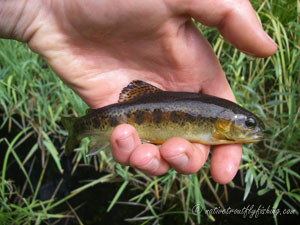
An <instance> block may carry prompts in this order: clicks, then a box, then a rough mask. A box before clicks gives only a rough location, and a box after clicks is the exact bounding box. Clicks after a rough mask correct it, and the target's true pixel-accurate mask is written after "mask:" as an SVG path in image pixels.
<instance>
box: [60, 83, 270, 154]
mask: <svg viewBox="0 0 300 225" xmlns="http://www.w3.org/2000/svg"><path fill="white" fill-rule="evenodd" d="M131 88H133V90H131ZM143 89H147V90H145V91H144V93H143ZM131 93H132V95H130V94H131ZM72 121H73V122H72V125H69V124H68V123H67V122H66V121H64V123H65V127H66V128H67V129H68V128H69V129H68V130H69V132H70V135H71V136H74V137H73V139H74V140H73V141H72V144H70V142H71V141H69V145H68V141H67V146H66V148H67V151H71V150H70V149H71V148H74V145H75V142H79V141H80V140H81V139H82V138H83V137H87V136H99V137H102V138H103V140H109V137H110V134H111V132H112V130H113V129H114V128H115V127H116V126H117V125H119V124H124V123H126V124H130V125H132V126H133V127H134V128H135V129H136V130H137V132H138V134H139V137H140V138H141V139H144V140H147V141H150V142H152V143H155V144H161V143H163V142H164V141H166V140H167V139H169V138H171V137H174V136H179V137H182V138H186V139H187V140H189V141H191V142H197V143H203V144H210V145H216V144H224V143H248V142H255V141H257V140H259V139H260V138H259V136H255V135H256V134H257V133H258V132H260V131H262V130H263V128H264V127H263V124H262V122H261V121H260V120H259V119H258V118H257V117H256V116H255V115H254V114H252V113H250V112H249V111H247V110H245V109H243V108H242V107H240V106H238V105H237V104H235V103H233V102H231V101H228V100H225V99H221V98H217V97H214V96H209V95H202V94H198V93H188V92H167V91H162V90H160V89H158V88H156V87H154V86H152V85H149V84H147V83H145V82H141V81H134V82H132V83H131V84H129V85H128V87H126V88H124V90H123V91H122V93H121V94H120V100H119V102H118V103H115V104H111V105H108V106H105V107H102V108H99V109H95V110H91V111H90V112H89V113H88V114H87V115H85V116H83V117H80V118H76V120H72ZM253 121H254V122H253ZM251 122H253V123H255V124H254V125H255V127H252V128H251V129H250V128H249V127H250V125H251ZM246 123H248V125H249V124H250V125H249V127H247V126H246V125H245V124H246ZM252 125H253V124H252ZM72 129H73V130H72ZM74 130H76V132H75V134H74ZM72 132H73V134H72ZM251 132H252V133H251ZM70 135H69V136H70ZM247 135H248V136H249V137H246V136H247ZM250 136H251V137H250ZM68 140H71V139H70V138H69V139H68Z"/></svg>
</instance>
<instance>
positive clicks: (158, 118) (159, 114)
mask: <svg viewBox="0 0 300 225" xmlns="http://www.w3.org/2000/svg"><path fill="white" fill-rule="evenodd" d="M161 119H162V111H161V110H160V109H154V111H153V121H154V123H160V122H161Z"/></svg>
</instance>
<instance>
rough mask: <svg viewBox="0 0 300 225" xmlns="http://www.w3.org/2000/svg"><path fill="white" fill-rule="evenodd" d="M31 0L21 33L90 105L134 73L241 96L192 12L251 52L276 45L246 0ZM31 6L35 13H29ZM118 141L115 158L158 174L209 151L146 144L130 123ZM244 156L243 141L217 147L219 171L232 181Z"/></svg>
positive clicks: (174, 142) (184, 166) (180, 87)
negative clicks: (226, 74)
mask: <svg viewBox="0 0 300 225" xmlns="http://www.w3.org/2000/svg"><path fill="white" fill-rule="evenodd" d="M27 2H28V3H27V5H28V6H25V8H24V13H23V15H25V17H26V15H28V17H30V19H28V20H27V21H30V22H29V25H28V26H27V28H26V30H24V31H23V32H19V34H17V37H16V39H19V40H21V41H25V42H27V43H28V44H29V47H30V48H31V49H32V50H34V51H35V52H37V53H39V54H41V55H42V56H43V57H44V58H45V59H46V61H47V62H48V63H49V64H50V66H51V67H52V69H53V70H54V71H55V72H56V73H57V74H58V76H60V77H61V79H62V80H63V81H65V82H66V83H67V84H68V85H69V86H70V87H71V88H72V89H73V90H74V91H75V92H76V93H77V94H78V95H79V96H81V97H82V99H83V100H84V101H85V102H87V104H88V105H89V106H90V107H91V108H98V107H102V106H104V105H107V104H111V103H114V102H116V101H117V98H118V95H119V93H120V91H121V89H122V88H123V87H124V86H126V85H127V84H128V83H129V82H130V81H131V80H134V79H139V80H144V81H146V82H149V83H152V84H154V85H155V86H158V87H160V88H162V89H165V90H171V91H192V92H202V93H206V94H211V95H216V96H219V97H223V98H227V99H229V100H232V101H234V96H233V94H232V91H231V89H230V86H229V85H228V82H227V80H226V76H225V74H224V72H223V71H222V68H221V66H220V64H219V62H218V60H217V58H216V56H215V54H214V53H213V51H212V49H211V47H210V45H209V44H208V42H207V41H206V40H205V39H204V38H203V36H202V35H201V33H200V32H199V31H198V30H197V28H195V26H194V25H193V23H192V22H191V17H193V18H195V19H196V20H198V21H199V22H200V23H203V24H204V25H208V26H215V27H217V28H218V29H219V31H220V32H221V34H222V35H223V36H224V37H225V38H226V39H227V40H229V41H230V42H231V43H232V44H233V45H234V46H235V47H237V48H238V49H239V50H241V51H244V52H246V53H248V54H251V55H254V56H258V57H266V56H269V55H271V54H273V53H274V52H275V50H276V45H275V44H274V43H273V42H272V41H271V40H270V39H269V38H268V36H267V35H266V34H265V33H264V31H263V30H262V28H261V26H260V25H259V23H258V22H257V20H256V17H255V14H254V12H253V10H252V7H251V5H250V4H249V2H248V1H246V0H240V1H231V0H230V1H223V0H216V1H210V0H204V1H200V0H199V1H197V0H177V1H175V0H164V1H163V0H160V1H159V0H157V1H153V0H144V1H139V0H128V1H121V0H104V1H96V0H89V1H81V0H72V1H71V0H69V1H68V0H65V1H61V0H52V1H50V0H49V1H38V2H37V1H33V0H32V1H27ZM30 5H31V6H30ZM33 6H34V7H33ZM32 8H34V9H36V11H35V14H34V16H33V15H29V14H30V9H31V10H32ZM20 21H21V22H20V23H22V21H26V20H20ZM24 23H25V22H24ZM111 144H112V147H113V155H114V158H115V160H116V161H118V162H120V163H122V164H124V165H131V166H134V167H137V168H139V169H141V170H143V171H145V172H146V173H148V174H152V175H160V174H163V173H165V172H166V171H167V170H168V169H169V168H170V167H173V168H174V169H176V170H177V171H179V172H181V173H193V172H196V171H197V170H199V169H200V168H201V167H202V166H203V164H204V162H205V161H206V159H207V157H208V152H209V146H205V145H200V144H191V143H189V142H188V141H186V140H184V139H181V138H176V137H175V138H172V139H170V140H168V141H167V142H165V143H164V144H163V145H162V146H154V145H151V144H143V145H141V144H140V140H139V138H138V135H137V133H136V131H135V130H134V128H133V127H131V126H129V125H120V126H118V127H117V128H116V129H115V130H114V132H113V134H112V136H111ZM240 159H241V146H240V145H237V144H236V145H223V146H218V147H215V148H214V150H213V155H212V163H211V173H212V176H213V178H214V179H215V180H216V181H217V182H219V183H227V182H229V181H230V180H231V179H232V178H233V176H234V175H235V173H236V171H237V168H238V165H239V162H240Z"/></svg>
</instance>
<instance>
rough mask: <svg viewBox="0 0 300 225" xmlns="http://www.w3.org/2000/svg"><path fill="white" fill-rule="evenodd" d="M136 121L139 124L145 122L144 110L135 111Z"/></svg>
mask: <svg viewBox="0 0 300 225" xmlns="http://www.w3.org/2000/svg"><path fill="white" fill-rule="evenodd" d="M134 117H135V122H136V123H137V124H139V125H140V124H142V123H143V122H144V112H142V111H136V112H134Z"/></svg>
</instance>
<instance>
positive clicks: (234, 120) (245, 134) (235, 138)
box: [215, 114, 265, 143]
mask: <svg viewBox="0 0 300 225" xmlns="http://www.w3.org/2000/svg"><path fill="white" fill-rule="evenodd" d="M215 128H216V135H215V137H216V138H219V139H220V138H222V139H223V141H224V142H228V143H230V142H232V143H252V142H258V141H261V140H262V139H263V137H264V136H263V131H264V129H265V126H264V124H263V122H262V121H261V120H260V119H259V118H257V117H256V116H255V115H253V114H248V115H247V114H234V115H233V116H232V117H231V118H230V119H228V118H226V119H224V118H219V119H217V121H216V124H215Z"/></svg>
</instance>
